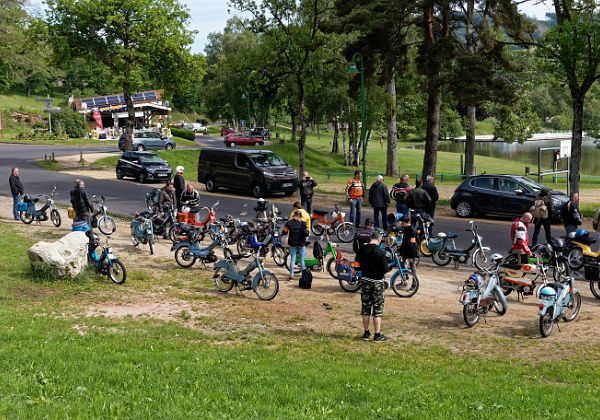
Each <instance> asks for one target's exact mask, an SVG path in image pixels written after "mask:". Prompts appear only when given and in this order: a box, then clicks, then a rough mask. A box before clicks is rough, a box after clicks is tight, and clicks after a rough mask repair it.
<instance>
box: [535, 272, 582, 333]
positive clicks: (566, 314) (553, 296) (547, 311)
mask: <svg viewBox="0 0 600 420" xmlns="http://www.w3.org/2000/svg"><path fill="white" fill-rule="evenodd" d="M538 307H539V312H538V314H539V316H540V333H542V337H544V338H546V337H548V336H550V334H551V333H552V329H553V328H554V324H558V322H559V321H560V320H561V318H562V320H563V321H565V322H571V321H573V320H574V319H575V318H577V315H579V310H580V309H581V295H580V294H579V290H577V289H575V278H574V277H571V276H568V277H565V278H563V279H562V280H561V281H560V282H557V283H549V284H547V285H546V286H544V287H543V288H542V290H540V303H539V305H538Z"/></svg>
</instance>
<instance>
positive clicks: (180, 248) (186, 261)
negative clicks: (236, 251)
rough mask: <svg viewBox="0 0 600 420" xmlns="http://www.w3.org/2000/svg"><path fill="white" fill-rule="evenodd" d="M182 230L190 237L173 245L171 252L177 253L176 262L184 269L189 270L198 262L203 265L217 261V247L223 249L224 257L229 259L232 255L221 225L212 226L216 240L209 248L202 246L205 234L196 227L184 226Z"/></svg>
mask: <svg viewBox="0 0 600 420" xmlns="http://www.w3.org/2000/svg"><path fill="white" fill-rule="evenodd" d="M181 229H182V230H183V232H185V233H186V234H187V236H188V238H189V239H188V240H185V241H179V242H176V243H174V244H173V246H172V247H171V251H175V261H176V262H177V264H179V265H180V266H181V267H183V268H189V267H191V266H192V265H194V263H195V262H196V261H197V260H200V262H201V263H202V264H203V265H206V264H207V263H212V262H215V261H217V259H218V258H217V256H216V255H215V248H216V247H217V246H222V247H223V255H224V256H225V257H226V258H227V257H230V256H231V255H232V253H231V251H230V250H229V247H228V244H227V240H226V236H225V231H224V229H222V228H221V225H219V224H213V225H211V230H213V232H214V236H215V239H214V240H213V241H212V242H211V243H210V245H208V246H207V247H204V248H203V247H202V246H201V241H202V237H203V232H202V231H201V230H199V229H196V228H195V227H194V226H190V225H186V224H182V225H181Z"/></svg>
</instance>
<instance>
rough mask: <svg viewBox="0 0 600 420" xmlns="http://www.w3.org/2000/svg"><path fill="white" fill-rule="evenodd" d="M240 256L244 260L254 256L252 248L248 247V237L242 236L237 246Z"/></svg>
mask: <svg viewBox="0 0 600 420" xmlns="http://www.w3.org/2000/svg"><path fill="white" fill-rule="evenodd" d="M235 246H236V248H237V252H238V254H240V255H241V256H242V257H244V258H248V257H249V256H250V254H252V248H250V247H249V246H248V236H246V235H243V236H240V239H239V240H238V241H237V243H236V244H235Z"/></svg>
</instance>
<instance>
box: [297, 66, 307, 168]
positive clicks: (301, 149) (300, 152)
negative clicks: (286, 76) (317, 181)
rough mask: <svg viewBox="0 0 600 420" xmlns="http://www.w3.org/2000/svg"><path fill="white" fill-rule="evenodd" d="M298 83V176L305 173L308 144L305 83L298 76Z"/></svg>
mask: <svg viewBox="0 0 600 420" xmlns="http://www.w3.org/2000/svg"><path fill="white" fill-rule="evenodd" d="M296 83H297V85H298V119H299V122H300V139H299V140H298V166H299V172H298V176H302V174H303V173H304V145H305V144H306V116H305V115H304V83H303V82H302V79H301V78H300V77H298V76H297V77H296Z"/></svg>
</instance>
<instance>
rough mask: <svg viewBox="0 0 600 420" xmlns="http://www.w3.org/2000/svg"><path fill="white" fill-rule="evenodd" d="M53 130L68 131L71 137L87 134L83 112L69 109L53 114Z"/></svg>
mask: <svg viewBox="0 0 600 420" xmlns="http://www.w3.org/2000/svg"><path fill="white" fill-rule="evenodd" d="M52 130H53V131H58V132H63V133H67V135H68V136H69V137H71V138H77V137H84V136H85V135H86V128H85V123H84V122H83V117H82V116H81V114H79V113H77V112H74V111H71V110H68V109H67V110H62V111H60V112H59V113H57V114H52Z"/></svg>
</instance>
